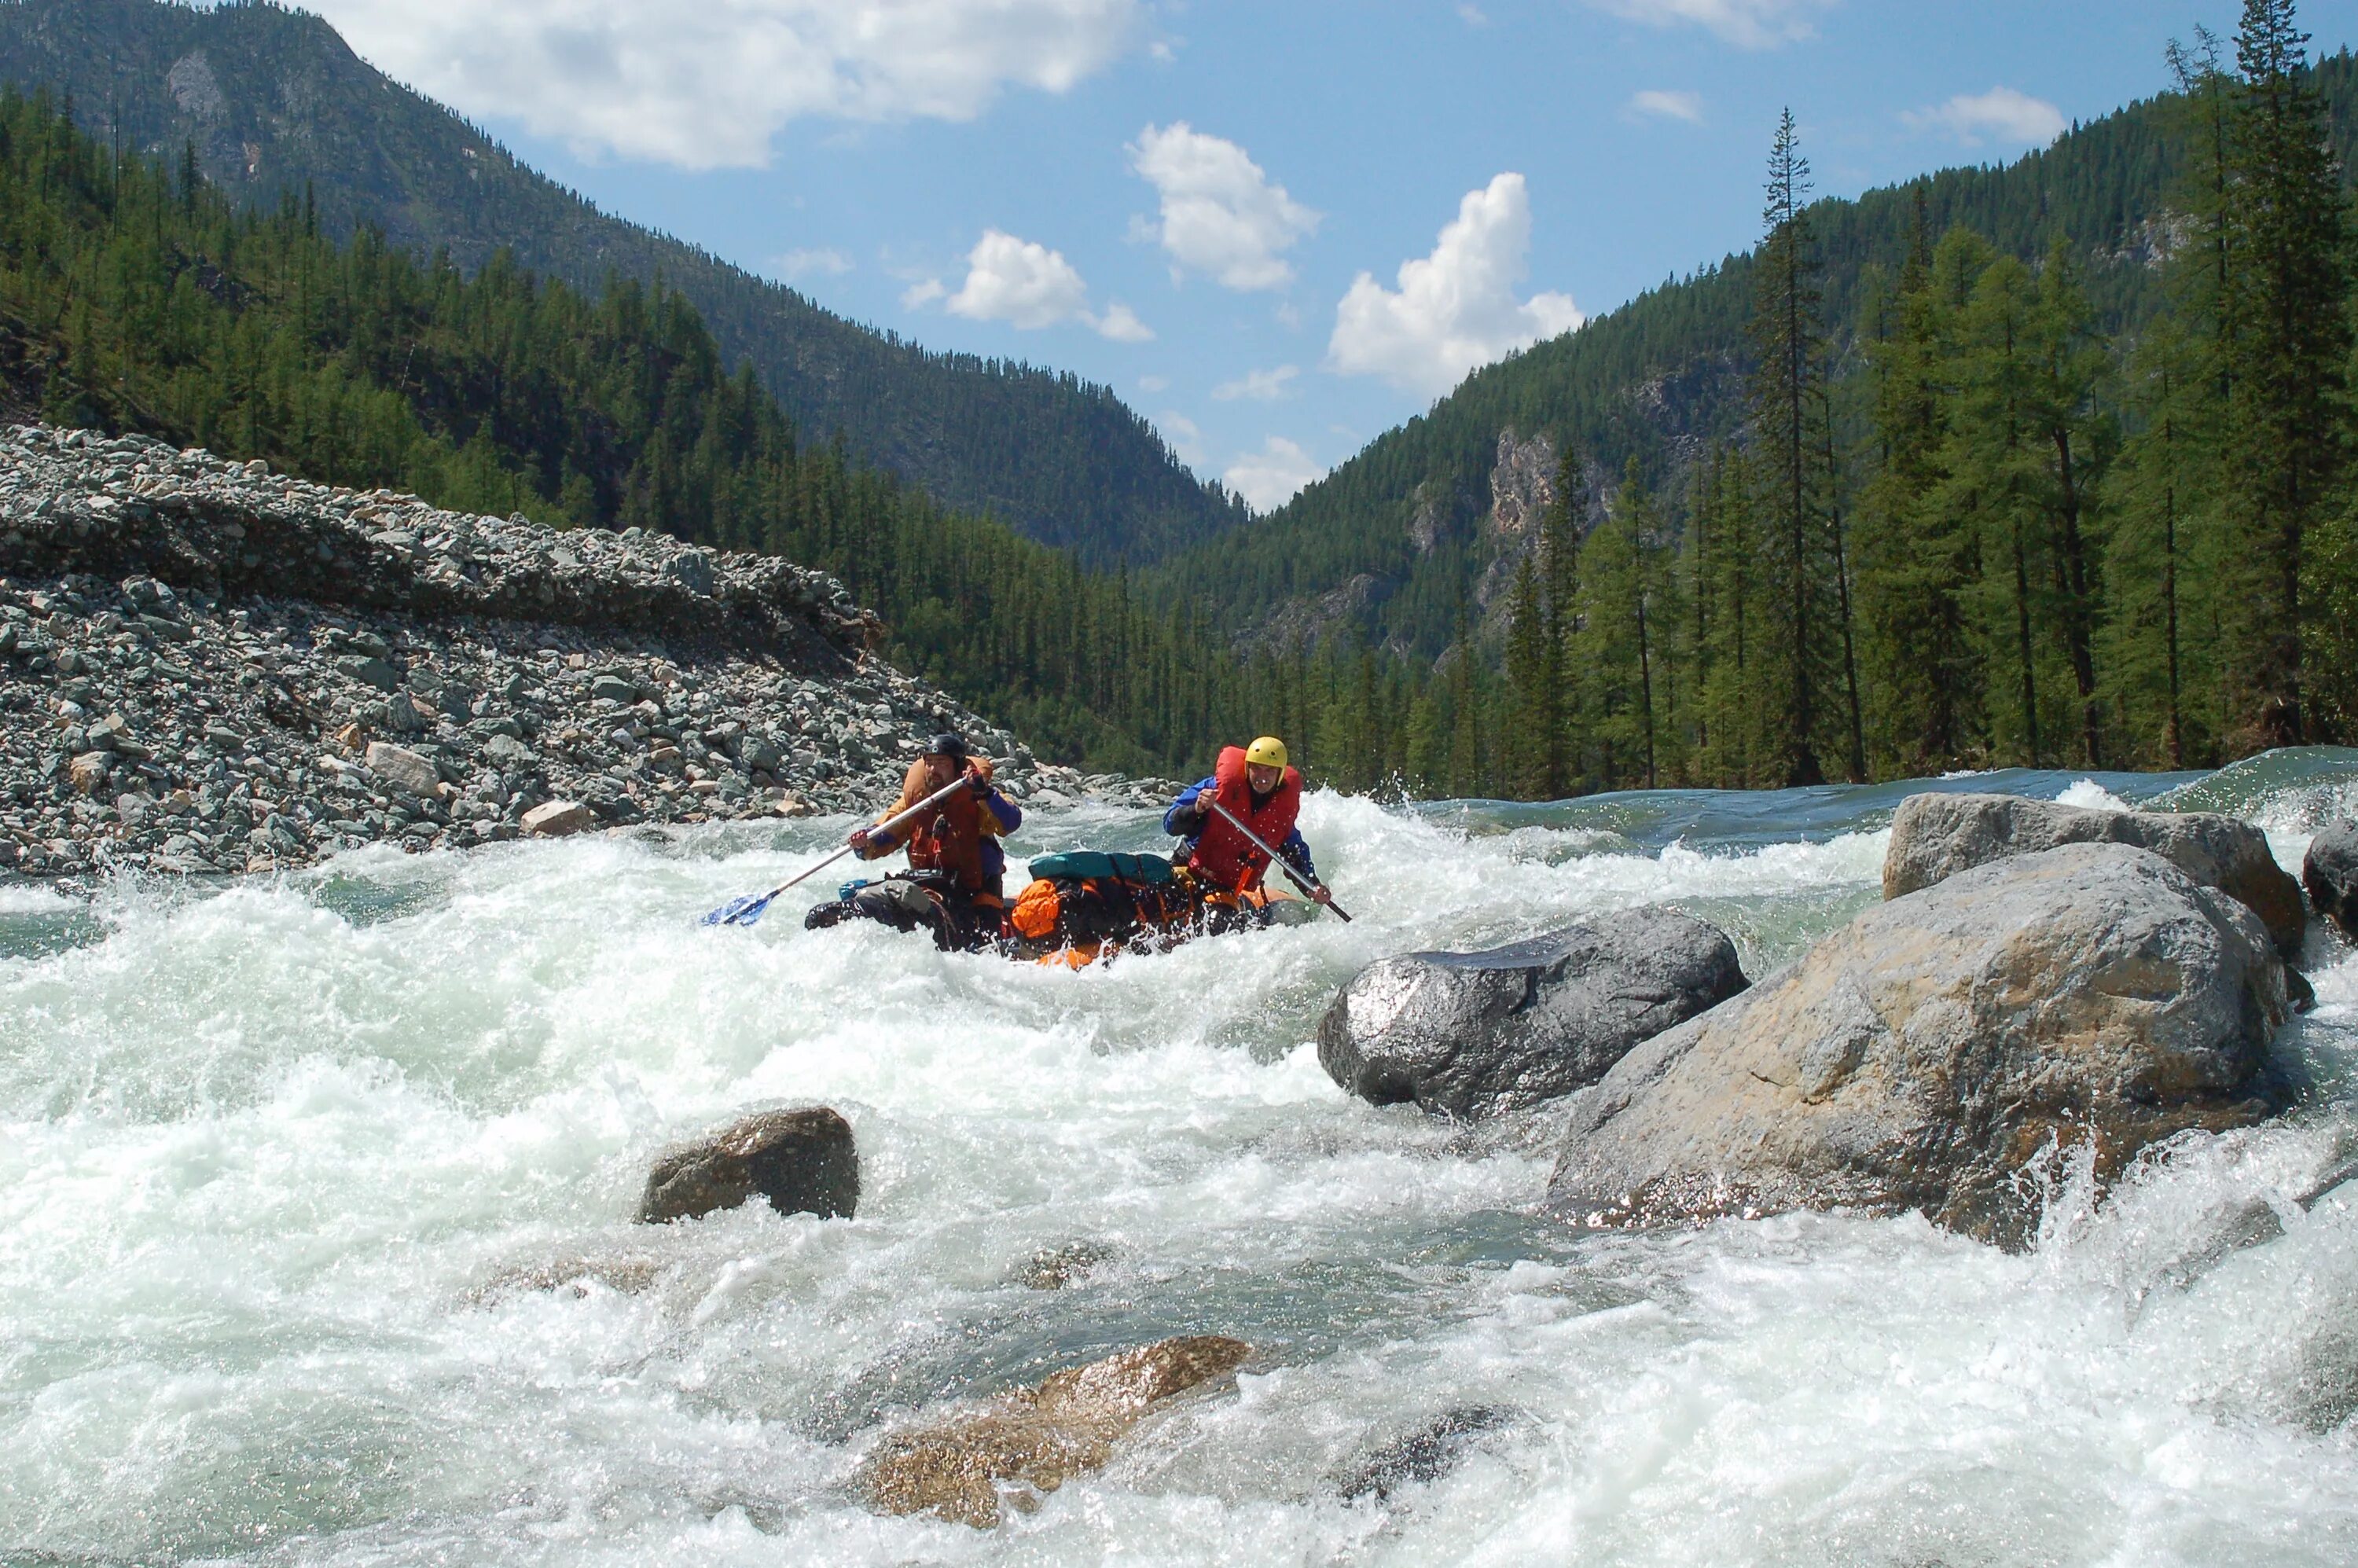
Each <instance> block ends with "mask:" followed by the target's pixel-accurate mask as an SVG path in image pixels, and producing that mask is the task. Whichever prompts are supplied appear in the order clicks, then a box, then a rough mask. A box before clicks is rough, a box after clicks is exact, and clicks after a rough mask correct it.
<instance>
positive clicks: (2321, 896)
mask: <svg viewBox="0 0 2358 1568" xmlns="http://www.w3.org/2000/svg"><path fill="white" fill-rule="evenodd" d="M2300 883H2301V886H2303V887H2305V888H2307V889H2308V890H2309V903H2313V904H2315V905H2316V906H2317V913H2318V914H2321V915H2323V916H2325V918H2326V919H2328V920H2331V922H2333V924H2334V925H2336V926H2338V927H2339V928H2340V929H2341V931H2342V935H2344V936H2349V937H2353V938H2358V822H2329V823H2327V824H2326V825H2325V826H2324V827H2320V828H2319V829H2318V832H2317V837H2316V838H2312V839H2310V840H2309V853H2308V854H2306V855H2304V856H2302V857H2301V862H2300Z"/></svg>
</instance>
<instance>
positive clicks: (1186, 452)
mask: <svg viewBox="0 0 2358 1568" xmlns="http://www.w3.org/2000/svg"><path fill="white" fill-rule="evenodd" d="M1154 426H1155V428H1156V429H1158V430H1160V431H1161V432H1162V433H1163V445H1164V446H1166V447H1169V448H1170V449H1172V451H1173V452H1174V453H1176V454H1177V456H1178V459H1179V460H1180V461H1181V462H1183V463H1185V464H1186V465H1187V466H1188V467H1189V468H1191V469H1192V468H1197V467H1200V466H1202V464H1203V461H1204V431H1203V427H1201V426H1199V425H1197V424H1196V423H1195V421H1194V420H1193V419H1190V418H1188V417H1187V416H1185V415H1184V414H1181V413H1179V412H1177V411H1176V410H1174V409H1169V408H1166V409H1164V410H1163V412H1162V413H1161V414H1158V415H1156V416H1155V418H1154Z"/></svg>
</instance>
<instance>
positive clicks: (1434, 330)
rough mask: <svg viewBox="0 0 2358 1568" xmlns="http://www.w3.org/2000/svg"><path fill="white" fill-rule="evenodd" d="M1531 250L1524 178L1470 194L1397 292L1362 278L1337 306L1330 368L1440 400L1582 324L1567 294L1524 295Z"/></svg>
mask: <svg viewBox="0 0 2358 1568" xmlns="http://www.w3.org/2000/svg"><path fill="white" fill-rule="evenodd" d="M1530 250H1531V199H1530V196H1529V194H1528V193H1527V192H1526V191H1525V189H1524V187H1523V177H1522V176H1521V175H1520V174H1502V175H1499V176H1498V178H1495V179H1493V180H1491V181H1490V183H1489V184H1488V185H1487V186H1486V187H1484V188H1483V189H1480V190H1469V191H1467V192H1466V199H1465V200H1463V201H1461V202H1459V203H1458V206H1457V216H1456V217H1455V219H1453V220H1452V221H1451V222H1449V224H1448V226H1447V227H1445V228H1444V229H1443V230H1442V231H1441V237H1440V239H1439V241H1438V242H1437V243H1435V244H1434V245H1433V254H1431V255H1428V256H1424V257H1422V258H1419V259H1416V260H1412V261H1405V262H1402V263H1401V266H1400V274H1399V276H1398V279H1397V281H1398V283H1399V287H1398V288H1397V289H1392V288H1386V287H1384V286H1383V285H1381V284H1379V283H1378V282H1377V281H1376V280H1375V277H1374V276H1373V275H1371V274H1368V273H1364V272H1363V273H1361V274H1359V276H1357V278H1356V279H1355V280H1354V281H1353V282H1352V284H1351V287H1350V291H1349V292H1348V293H1347V294H1345V295H1344V296H1343V299H1342V303H1341V304H1339V305H1337V306H1336V308H1335V332H1334V336H1333V337H1332V338H1330V339H1329V340H1328V341H1327V345H1326V355H1327V361H1328V362H1329V363H1330V364H1331V365H1332V366H1333V367H1334V368H1335V369H1336V370H1337V371H1340V372H1342V373H1345V374H1347V375H1376V376H1381V377H1382V378H1383V379H1385V380H1386V381H1389V382H1390V383H1391V384H1393V385H1395V386H1400V387H1404V388H1406V389H1408V390H1410V391H1412V392H1422V393H1428V394H1440V393H1444V392H1446V391H1448V390H1449V389H1450V388H1451V387H1453V386H1455V385H1456V384H1458V382H1460V381H1461V380H1463V379H1464V378H1465V375H1466V372H1467V371H1470V370H1472V369H1473V368H1474V367H1475V366H1476V365H1481V364H1487V363H1489V362H1491V361H1492V360H1495V359H1498V358H1499V357H1501V356H1502V355H1505V354H1509V353H1511V352H1513V351H1515V350H1517V349H1520V348H1524V347H1526V346H1528V345H1530V344H1531V343H1534V342H1537V341H1540V340H1541V339H1542V338H1552V337H1554V336H1556V335H1557V334H1558V333H1561V332H1568V331H1571V330H1573V329H1574V328H1575V327H1578V326H1579V325H1580V324H1581V322H1582V320H1583V319H1584V318H1583V317H1582V316H1581V313H1580V309H1579V308H1578V307H1577V306H1575V305H1574V304H1573V302H1572V296H1570V295H1568V294H1552V293H1551V294H1535V295H1533V296H1531V298H1529V299H1524V300H1519V299H1517V298H1516V297H1515V285H1517V284H1518V283H1520V282H1521V281H1522V277H1523V273H1524V269H1525V258H1526V256H1527V255H1528V254H1529V252H1530Z"/></svg>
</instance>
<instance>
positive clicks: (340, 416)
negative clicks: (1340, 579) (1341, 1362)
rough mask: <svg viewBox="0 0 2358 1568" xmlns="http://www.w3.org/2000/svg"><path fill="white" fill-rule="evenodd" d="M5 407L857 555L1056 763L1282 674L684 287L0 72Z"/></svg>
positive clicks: (899, 607) (1089, 759)
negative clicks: (420, 248) (499, 239)
mask: <svg viewBox="0 0 2358 1568" xmlns="http://www.w3.org/2000/svg"><path fill="white" fill-rule="evenodd" d="M0 414H6V415H9V416H17V417H41V418H46V419H49V420H50V421H53V422H55V423H58V424H61V425H70V426H79V427H88V428H98V429H103V430H107V431H110V432H116V433H120V432H124V431H130V432H136V433H140V434H146V435H151V436H157V437H162V438H168V439H170V440H172V441H174V442H177V443H182V444H197V445H202V446H205V447H208V448H211V449H213V450H214V451H216V452H218V453H221V454H222V455H224V456H232V457H236V458H241V459H251V458H262V459H265V460H268V461H269V462H270V463H271V465H272V466H273V467H275V468H277V469H280V470H287V471H291V472H294V473H297V474H300V475H303V476H305V477H307V478H309V479H314V480H318V481H324V482H329V483H337V484H347V485H351V486H352V487H354V488H358V489H369V488H374V487H380V486H383V487H390V488H394V489H397V490H405V491H409V492H416V494H418V495H420V496H423V497H425V498H426V499H427V500H429V501H431V502H434V503H437V504H439V505H443V506H447V507H450V508H453V509H455V510H460V511H466V512H471V513H478V514H501V515H512V514H518V513H521V514H525V515H526V516H527V517H529V518H531V519H533V520H535V521H538V522H542V523H546V524H551V525H553V526H556V527H560V528H565V527H578V526H591V525H594V526H603V527H611V528H617V529H630V528H642V527H643V528H648V529H655V530H661V531H663V532H665V533H667V534H671V535H676V536H677V537H680V538H684V539H687V540H691V541H694V542H696V543H699V544H707V545H713V546H721V547H724V548H729V549H736V550H754V551H762V552H766V553H770V554H774V555H782V556H784V557H788V558H790V559H792V560H795V561H796V562H798V563H801V564H804V565H806V566H812V567H818V568H823V569H825V570H827V571H829V572H831V573H833V574H834V575H836V576H837V577H838V578H840V579H842V580H843V581H844V583H845V584H846V585H847V586H848V587H849V589H851V591H852V592H853V593H854V594H855V595H856V596H857V597H858V598H859V599H860V600H861V601H862V602H863V603H866V604H869V605H871V606H873V607H875V608H876V609H877V610H878V611H880V612H881V614H882V616H883V618H884V621H885V635H886V639H887V641H886V643H885V651H886V653H887V654H889V655H890V656H891V657H892V660H893V662H894V663H895V664H897V665H900V666H901V667H903V669H906V670H909V671H912V672H913V673H917V674H922V675H924V676H926V677H928V678H929V679H931V680H933V681H934V682H935V683H936V684H937V685H939V686H942V687H946V688H947V689H949V690H951V691H953V692H955V693H956V694H957V695H958V696H959V697H962V698H964V699H965V700H966V701H967V702H968V704H969V705H970V706H972V707H973V708H977V709H978V710H979V711H981V712H984V713H987V714H989V715H990V716H991V717H993V718H994V719H997V720H998V721H999V722H1000V723H1001V724H1004V725H1007V726H1009V727H1011V728H1013V729H1014V730H1017V731H1018V732H1019V733H1021V734H1022V735H1023V736H1025V737H1026V739H1028V740H1029V741H1031V742H1032V743H1033V745H1034V746H1035V747H1037V748H1039V749H1040V750H1041V751H1042V752H1044V753H1045V754H1047V755H1049V756H1051V757H1053V758H1055V760H1058V761H1063V762H1086V763H1087V764H1089V765H1092V766H1096V767H1100V768H1105V767H1110V768H1120V769H1122V770H1125V771H1129V772H1170V771H1174V770H1180V769H1184V768H1190V767H1194V766H1196V765H1199V764H1200V762H1201V760H1202V758H1204V757H1205V756H1206V755H1208V754H1209V752H1210V751H1211V750H1212V748H1213V747H1214V745H1215V744H1216V743H1217V741H1220V740H1222V739H1223V738H1225V737H1227V736H1228V735H1231V734H1233V733H1235V732H1236V730H1238V728H1239V727H1241V726H1242V725H1243V724H1245V723H1246V722H1247V719H1246V717H1245V716H1246V715H1248V714H1249V713H1251V712H1253V711H1255V710H1256V709H1257V708H1261V707H1267V706H1268V705H1269V704H1270V703H1271V702H1272V700H1274V699H1273V698H1272V697H1271V686H1272V684H1273V678H1274V677H1273V675H1272V673H1271V671H1270V670H1269V669H1267V668H1264V669H1262V670H1261V671H1259V672H1252V671H1248V670H1247V669H1246V668H1245V667H1244V666H1243V665H1240V664H1239V663H1238V661H1237V660H1235V659H1234V658H1232V657H1231V656H1230V655H1229V654H1228V653H1227V652H1226V650H1225V649H1224V647H1223V646H1222V645H1221V644H1219V643H1217V642H1216V641H1214V640H1213V639H1212V638H1211V636H1210V633H1209V631H1208V628H1206V626H1204V625H1203V624H1202V623H1201V622H1199V621H1197V620H1195V619H1193V618H1189V617H1184V616H1182V617H1175V618H1174V617H1173V616H1171V615H1168V614H1165V613H1163V612H1161V611H1152V612H1150V611H1149V610H1148V609H1147V607H1145V606H1144V605H1142V604H1141V603H1139V602H1137V601H1135V600H1133V599H1132V598H1131V597H1130V593H1129V590H1128V589H1127V587H1126V584H1125V581H1124V579H1122V578H1121V577H1120V576H1119V575H1110V576H1109V575H1100V574H1096V573H1092V572H1090V571H1087V570H1086V569H1085V568H1082V567H1081V566H1080V565H1079V564H1078V563H1077V562H1076V560H1075V558H1074V557H1072V556H1071V555H1070V554H1069V553H1066V552H1064V551H1059V550H1056V549H1054V548H1052V547H1050V546H1045V545H1042V544H1040V543H1038V542H1036V541H1033V540H1031V539H1027V538H1024V537H1022V536H1021V535H1017V534H1016V533H1014V532H1013V531H1012V530H1011V529H1009V528H1008V527H1007V526H1005V525H1004V524H1001V523H999V522H997V521H995V520H993V519H990V518H978V517H974V516H971V515H968V514H962V513H957V512H954V511H950V510H948V509H946V508H945V507H943V506H942V505H941V504H940V503H936V502H935V501H934V500H932V499H931V498H930V497H927V496H926V495H925V494H924V493H923V492H919V491H917V490H915V489H914V488H913V487H911V486H909V485H906V484H904V483H903V482H901V481H898V480H897V479H895V478H894V477H892V475H890V474H888V473H885V472H883V471H882V470H876V469H872V468H869V467H866V466H864V465H862V464H861V463H860V462H859V461H858V460H856V459H854V458H853V457H851V456H849V455H848V454H847V452H846V451H845V450H844V449H843V447H842V446H841V444H840V443H833V442H822V443H812V442H808V441H806V440H804V439H802V438H800V436H799V435H798V433H797V430H796V427H795V422H794V420H793V419H792V418H791V417H790V416H788V415H787V413H786V412H785V410H784V408H782V407H781V406H780V405H779V404H778V403H777V401H776V400H775V399H773V398H772V397H771V396H770V395H769V394H768V393H767V392H765V391H764V390H763V387H762V386H761V384H759V382H758V381H756V380H755V379H754V377H753V375H752V373H751V371H750V370H749V369H747V368H745V367H742V366H740V367H739V368H738V369H736V370H735V371H734V372H733V373H732V372H731V371H730V368H729V365H728V363H727V362H726V360H725V358H724V357H723V355H722V353H721V351H720V349H719V344H718V343H717V342H716V341H715V340H714V339H713V337H712V335H711V333H710V332H709V331H708V330H706V328H705V326H704V324H703V322H702V320H701V319H700V318H699V317H698V313H697V311H696V309H695V308H694V306H693V305H692V304H691V303H690V302H689V301H688V300H687V297H685V296H684V295H682V294H680V293H678V292H676V291H674V290H671V289H668V288H664V287H655V288H647V287H641V286H640V285H639V284H638V283H636V282H635V281H633V280H630V279H622V280H619V281H617V282H616V283H615V284H614V286H613V287H611V288H609V289H608V290H606V291H605V292H604V294H602V295H601V296H600V297H595V298H592V297H589V296H587V295H584V294H582V293H580V292H579V291H577V290H575V289H573V288H572V287H569V286H568V285H565V284H563V283H560V282H552V281H546V280H542V279H539V278H536V277H535V276H533V275H532V274H530V273H528V272H526V271H525V270H523V269H522V268H519V267H517V266H515V265H513V264H512V263H511V262H510V261H509V260H508V259H507V258H505V257H504V256H497V257H494V258H493V260H492V262H491V263H490V264H489V265H485V266H483V267H482V268H481V269H480V270H478V271H476V272H475V273H473V274H472V275H471V276H469V275H467V274H465V273H462V272H461V271H460V269H459V268H458V267H457V266H455V265H451V264H449V262H448V261H447V260H446V261H439V262H434V263H423V262H419V261H417V260H416V259H414V258H413V257H412V256H411V255H410V254H409V253H408V252H406V251H405V250H402V249H400V248H398V247H395V246H394V245H392V244H390V243H387V242H386V241H385V240H384V239H383V238H382V237H381V236H379V235H378V234H376V233H375V232H373V230H369V229H366V228H363V229H362V230H361V231H360V232H357V233H356V234H355V235H353V236H352V238H351V239H349V240H344V241H341V242H340V241H338V240H336V239H333V238H331V237H330V236H329V235H327V234H326V233H325V232H323V230H322V227H321V225H320V223H319V218H318V215H317V213H316V212H314V211H308V210H306V209H305V208H303V207H302V206H301V205H299V204H297V202H295V201H293V200H286V201H284V202H282V204H281V206H280V207H279V208H278V210H277V211H274V212H271V213H269V214H266V215H265V214H261V213H255V212H253V211H239V210H238V209H237V208H235V207H234V206H233V205H232V203H230V202H229V201H228V200H226V199H225V198H224V197H223V196H222V194H221V193H220V192H218V191H216V190H215V189H212V188H211V186H210V185H209V184H207V183H205V181H204V180H203V179H202V178H201V177H200V176H199V175H197V174H196V173H195V171H194V170H193V169H192V168H182V169H180V170H178V172H177V173H176V172H174V171H169V170H167V169H165V168H162V167H161V166H158V165H156V164H153V163H150V162H147V161H146V160H143V159H140V158H136V157H126V156H122V155H118V154H117V153H116V152H114V150H113V149H110V148H107V147H104V146H100V145H98V144H97V143H95V142H94V141H92V140H91V139H90V138H89V137H87V136H85V135H81V133H80V132H79V131H78V130H77V129H76V128H75V126H74V125H73V124H72V122H71V121H70V120H69V119H68V118H67V117H66V116H65V115H64V114H61V113H59V111H58V110H57V109H55V108H54V107H53V106H51V105H49V104H48V103H45V102H43V101H41V100H39V99H38V98H36V99H26V98H23V97H19V96H17V95H16V94H15V93H14V92H13V90H8V91H0Z"/></svg>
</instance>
